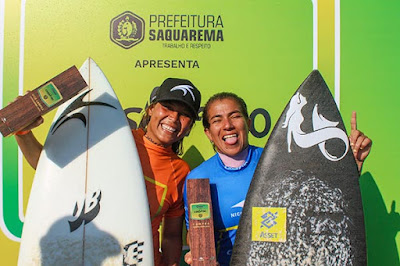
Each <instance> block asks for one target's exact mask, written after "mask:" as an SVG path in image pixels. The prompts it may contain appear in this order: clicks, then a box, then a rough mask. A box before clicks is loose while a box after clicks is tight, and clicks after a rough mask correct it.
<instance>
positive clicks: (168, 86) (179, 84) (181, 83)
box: [151, 78, 201, 119]
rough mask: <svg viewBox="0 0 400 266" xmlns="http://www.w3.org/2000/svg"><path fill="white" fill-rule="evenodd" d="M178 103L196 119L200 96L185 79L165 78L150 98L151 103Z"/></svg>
mask: <svg viewBox="0 0 400 266" xmlns="http://www.w3.org/2000/svg"><path fill="white" fill-rule="evenodd" d="M161 101H178V102H181V103H184V104H185V105H186V106H187V107H189V110H190V111H192V112H193V114H194V116H195V118H196V119H197V118H198V113H199V109H200V102H201V94H200V91H199V90H198V89H197V88H196V87H195V86H194V85H193V83H192V82H190V81H189V80H186V79H178V78H167V79H166V80H164V82H163V83H162V84H161V86H160V87H159V88H158V89H157V90H156V92H155V95H154V96H151V102H153V103H156V102H161Z"/></svg>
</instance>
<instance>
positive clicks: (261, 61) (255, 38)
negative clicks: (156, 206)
mask: <svg viewBox="0 0 400 266" xmlns="http://www.w3.org/2000/svg"><path fill="white" fill-rule="evenodd" d="M399 12H400V2H395V1H389V0H383V1H382V0H381V1H378V0H367V1H365V0H364V1H361V0H354V1H346V2H345V1H342V2H341V1H340V0H336V1H335V0H325V1H318V0H313V1H310V0H308V1H299V0H286V1H279V0H267V1H265V0H253V1H236V0H234V1H232V0H229V1H228V0H220V1H211V0H204V1H196V2H195V1H192V2H188V1H183V0H166V1H131V0H121V1H117V2H115V1H114V2H113V1H108V0H96V1H94V0H87V1H80V0H69V1H55V0H35V1H26V0H21V1H13V0H0V97H1V100H0V104H1V107H4V106H5V105H7V104H8V103H9V102H11V101H13V100H14V99H15V98H16V97H17V96H18V95H21V94H24V93H25V92H26V91H27V90H32V89H34V88H36V87H38V86H39V85H40V84H42V83H43V82H45V81H47V80H49V79H50V78H52V77H53V76H56V75H57V74H59V73H60V72H62V71H64V70H65V69H67V68H69V67H70V66H72V65H76V66H77V67H78V68H79V67H80V66H81V65H82V64H83V62H84V61H85V60H86V59H87V58H88V57H91V58H93V59H94V60H95V61H96V63H97V64H98V65H99V66H100V68H101V69H102V70H103V72H104V74H105V75H106V77H107V78H108V80H109V81H110V83H111V85H112V87H113V88H114V90H115V92H116V94H117V96H118V97H119V100H120V102H121V105H122V106H123V108H124V110H125V112H126V114H127V117H128V119H129V122H130V124H131V126H132V127H137V125H138V124H139V121H140V118H141V116H142V110H143V108H144V107H145V106H146V103H147V102H148V101H149V98H150V95H151V92H152V91H153V89H154V88H155V87H157V86H159V85H161V83H162V81H163V80H164V79H166V78H168V77H179V78H186V79H189V80H191V81H192V82H193V84H195V85H196V87H198V88H199V90H200V91H201V92H202V97H203V99H202V104H201V105H202V106H204V104H205V102H206V100H207V99H208V98H209V97H210V96H211V95H213V94H214V93H217V92H222V91H230V92H234V93H236V94H238V95H239V96H241V97H243V98H244V100H245V101H246V102H247V104H248V111H249V114H250V116H251V118H252V119H253V122H254V124H253V126H252V127H251V134H250V139H249V141H250V143H251V144H253V145H257V146H260V147H264V146H265V143H266V141H267V139H268V136H269V133H270V131H271V129H272V127H273V126H274V124H275V122H276V121H277V119H278V118H279V116H280V114H281V112H282V111H283V109H284V108H285V105H286V103H287V102H288V100H289V98H290V97H291V95H292V94H293V93H294V91H295V90H296V89H297V88H298V87H299V85H300V84H301V82H302V81H303V80H304V79H305V78H306V77H307V75H308V74H309V73H310V72H311V71H312V70H313V69H318V70H319V71H320V72H321V73H322V75H323V77H324V78H325V80H326V82H327V84H328V86H329V88H330V90H331V91H332V94H333V95H334V96H335V100H336V102H337V104H338V106H339V108H340V110H341V113H342V116H343V120H344V121H345V123H346V127H347V129H348V130H350V118H351V112H352V111H353V110H356V111H357V114H358V127H359V129H360V130H362V131H363V132H364V133H365V134H366V135H368V136H369V137H370V138H371V139H372V140H373V142H374V145H373V148H372V153H371V155H370V156H369V158H368V159H367V161H366V163H365V166H364V169H363V171H362V175H361V177H360V185H361V190H362V197H363V204H364V213H365V224H366V236H367V247H368V264H370V265H382V264H385V265H400V263H399V251H400V247H399V244H400V236H398V234H397V233H398V231H400V214H399V207H398V206H397V205H398V204H397V205H396V203H399V201H400V193H399V192H398V191H399V187H400V179H399V177H400V170H399V168H397V167H395V165H396V164H397V163H398V161H399V160H400V153H399V150H400V142H399V141H398V140H397V134H398V132H399V131H400V123H398V121H399V118H398V114H399V113H400V105H399V104H398V103H397V99H398V98H399V97H400V90H399V87H400V86H399V82H398V73H399V71H400V65H399V62H400V51H399V49H398V47H400V35H399V34H398V29H399V28H400V27H399V26H400V19H399V17H398V14H399ZM54 114H55V111H53V112H51V113H49V114H47V115H45V116H44V118H45V122H44V124H43V125H41V126H40V127H38V128H37V129H35V130H34V133H35V135H36V136H37V138H38V139H39V140H40V141H41V142H42V143H43V142H44V141H45V138H46V135H47V132H48V130H49V128H50V123H51V121H52V118H53V116H54ZM392 136H393V137H392ZM0 147H1V153H0V159H1V161H2V164H0V165H1V166H0V173H1V180H0V201H1V202H0V216H1V219H0V227H1V232H2V233H1V234H0V247H1V248H0V256H1V258H2V261H3V262H4V263H5V264H7V265H15V264H16V263H17V259H18V250H19V243H20V237H21V232H22V227H23V223H24V213H25V210H26V206H27V202H28V198H29V192H30V188H31V185H32V180H33V176H34V170H33V169H32V168H31V167H30V166H29V165H28V164H27V162H26V161H25V160H24V159H23V158H22V155H21V154H20V152H19V151H18V146H17V144H16V142H15V139H14V137H12V136H11V137H6V138H2V137H1V138H0ZM184 151H185V153H184V155H183V158H184V159H185V160H186V161H187V162H188V163H189V165H190V166H191V167H192V168H193V167H196V166H197V165H199V164H200V163H201V162H203V161H204V160H206V159H208V158H209V157H211V156H212V155H213V154H214V151H213V149H212V146H211V144H210V143H209V141H208V139H207V138H206V136H205V134H204V132H203V128H202V125H201V122H199V121H198V122H197V123H196V125H195V126H194V128H193V130H192V132H191V134H190V136H189V137H188V138H186V139H185V141H184Z"/></svg>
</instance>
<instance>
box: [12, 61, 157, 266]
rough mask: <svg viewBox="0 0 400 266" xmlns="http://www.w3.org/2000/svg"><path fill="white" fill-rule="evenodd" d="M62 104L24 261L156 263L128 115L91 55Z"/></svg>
mask: <svg viewBox="0 0 400 266" xmlns="http://www.w3.org/2000/svg"><path fill="white" fill-rule="evenodd" d="M79 71H80V72H81V74H82V76H83V77H84V79H85V80H86V82H87V84H88V89H87V90H85V91H84V92H83V93H81V94H79V95H77V96H76V97H74V98H72V99H71V100H69V101H68V102H66V103H64V104H63V105H62V106H60V107H59V108H58V110H57V113H56V115H55V118H54V121H53V123H52V125H51V128H50V131H49V133H48V136H47V139H46V142H45V144H44V148H43V151H42V154H41V156H40V159H39V163H38V167H37V171H36V173H35V178H34V181H33V184H32V189H31V193H30V198H29V202H28V208H27V211H26V218H25V223H24V227H23V232H22V238H21V246H20V252H19V258H18V264H19V265H153V264H154V262H153V246H152V233H151V223H150V216H149V207H148V201H147V194H146V188H145V183H144V178H143V173H142V168H141V165H140V160H139V157H138V153H137V150H136V145H135V143H134V139H133V136H132V132H131V130H130V128H129V125H128V122H127V118H126V116H125V114H124V112H123V110H122V108H121V105H120V103H119V101H118V98H117V97H116V95H115V93H114V91H113V89H112V87H111V85H110V83H109V82H108V81H107V78H106V77H105V75H104V74H103V72H102V71H101V69H100V68H99V67H98V66H97V64H96V63H95V62H94V61H93V60H92V59H90V58H89V59H87V60H86V61H85V62H84V64H83V65H82V67H81V68H80V70H79Z"/></svg>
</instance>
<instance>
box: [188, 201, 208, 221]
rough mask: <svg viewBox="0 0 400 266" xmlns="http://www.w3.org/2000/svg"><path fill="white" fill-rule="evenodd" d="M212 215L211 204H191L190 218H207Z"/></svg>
mask: <svg viewBox="0 0 400 266" xmlns="http://www.w3.org/2000/svg"><path fill="white" fill-rule="evenodd" d="M210 217H211V213H210V204H208V203H206V202H198V203H192V204H190V219H192V220H205V219H209V218H210Z"/></svg>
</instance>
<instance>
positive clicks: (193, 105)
mask: <svg viewBox="0 0 400 266" xmlns="http://www.w3.org/2000/svg"><path fill="white" fill-rule="evenodd" d="M200 101H201V94H200V92H199V91H198V90H197V88H196V87H195V86H194V85H193V84H192V83H191V82H190V81H188V80H184V79H177V78H168V79H166V80H165V81H164V82H163V83H162V84H161V86H160V87H159V88H158V90H157V91H156V93H155V95H154V97H153V98H152V99H151V103H150V105H149V106H148V107H147V108H146V110H145V114H144V116H143V118H142V121H141V123H140V126H139V129H133V130H132V134H133V136H134V139H135V142H136V146H137V149H138V153H139V157H140V160H141V165H142V169H143V174H144V177H145V181H146V182H145V183H146V189H147V196H148V199H149V205H150V216H151V223H152V232H153V246H154V261H155V265H179V260H180V255H181V251H182V226H183V215H184V209H183V198H182V191H183V185H184V181H185V177H186V175H187V174H188V173H189V171H190V169H189V166H188V164H187V163H186V162H184V161H183V160H182V159H181V158H179V157H178V155H181V154H182V141H183V138H184V137H185V136H187V135H188V134H189V132H190V130H191V128H192V126H193V124H194V122H195V121H196V119H197V118H198V116H197V114H198V111H199V108H200ZM42 123H43V118H42V117H40V118H38V119H37V120H36V121H35V122H33V123H32V124H31V125H29V126H28V127H26V128H25V129H24V130H22V131H20V132H19V133H17V134H16V135H15V137H16V140H17V142H18V145H19V146H20V148H21V151H22V152H23V154H24V156H25V158H26V159H27V161H28V163H29V164H30V165H31V166H32V167H33V168H35V169H36V166H37V163H38V160H39V156H40V153H41V151H42V149H43V146H42V145H41V144H40V143H39V142H38V141H37V139H36V138H35V136H34V135H33V133H32V132H31V129H33V128H35V127H37V126H39V125H40V124H42ZM162 221H163V230H162V237H161V239H162V243H161V250H162V252H160V248H159V246H160V245H159V239H160V237H159V231H158V230H159V227H160V224H161V222H162Z"/></svg>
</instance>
